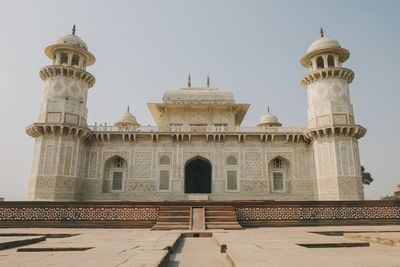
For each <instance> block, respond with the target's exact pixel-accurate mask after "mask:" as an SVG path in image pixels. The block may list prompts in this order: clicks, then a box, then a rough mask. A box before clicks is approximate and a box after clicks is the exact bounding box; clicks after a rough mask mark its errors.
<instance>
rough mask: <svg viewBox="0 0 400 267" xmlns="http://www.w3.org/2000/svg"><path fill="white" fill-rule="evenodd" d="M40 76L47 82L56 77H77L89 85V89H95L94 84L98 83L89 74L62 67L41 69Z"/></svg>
mask: <svg viewBox="0 0 400 267" xmlns="http://www.w3.org/2000/svg"><path fill="white" fill-rule="evenodd" d="M39 75H40V78H41V79H42V80H46V79H47V78H48V77H54V76H67V77H76V78H79V79H80V80H82V81H83V82H85V83H87V84H88V86H89V88H91V87H93V85H94V83H95V82H96V79H95V78H94V76H93V75H92V74H90V73H89V72H87V71H84V70H81V69H77V68H74V67H68V66H62V65H50V66H45V67H43V68H41V69H40V72H39Z"/></svg>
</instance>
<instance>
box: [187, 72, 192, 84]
mask: <svg viewBox="0 0 400 267" xmlns="http://www.w3.org/2000/svg"><path fill="white" fill-rule="evenodd" d="M191 81H192V79H191V78H190V74H189V77H188V87H192V82H191Z"/></svg>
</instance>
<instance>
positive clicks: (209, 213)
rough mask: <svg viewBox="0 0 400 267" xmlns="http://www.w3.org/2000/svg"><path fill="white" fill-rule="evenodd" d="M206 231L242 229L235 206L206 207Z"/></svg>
mask: <svg viewBox="0 0 400 267" xmlns="http://www.w3.org/2000/svg"><path fill="white" fill-rule="evenodd" d="M205 221H206V229H227V230H229V229H232V230H233V229H242V226H240V224H239V222H238V220H237V217H236V210H235V207H234V206H206V207H205Z"/></svg>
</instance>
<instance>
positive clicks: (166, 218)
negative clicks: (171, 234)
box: [157, 216, 190, 222]
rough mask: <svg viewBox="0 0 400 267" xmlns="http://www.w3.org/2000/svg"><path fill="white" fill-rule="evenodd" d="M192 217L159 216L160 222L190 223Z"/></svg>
mask: <svg viewBox="0 0 400 267" xmlns="http://www.w3.org/2000/svg"><path fill="white" fill-rule="evenodd" d="M189 220H190V216H158V220H157V221H158V222H189Z"/></svg>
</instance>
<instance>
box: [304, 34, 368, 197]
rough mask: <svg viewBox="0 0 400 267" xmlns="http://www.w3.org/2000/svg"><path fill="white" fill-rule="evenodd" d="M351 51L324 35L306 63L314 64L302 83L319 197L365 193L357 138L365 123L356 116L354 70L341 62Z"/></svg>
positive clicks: (312, 49) (353, 195) (314, 46)
mask: <svg viewBox="0 0 400 267" xmlns="http://www.w3.org/2000/svg"><path fill="white" fill-rule="evenodd" d="M349 56H350V52H349V51H348V50H346V49H344V48H341V47H340V45H339V42H338V41H336V40H334V39H332V38H328V37H325V36H324V32H323V30H322V28H321V37H320V38H319V39H318V40H316V41H315V42H314V43H312V44H311V45H310V47H309V48H308V51H307V54H306V55H305V56H304V57H303V58H302V59H301V64H302V65H303V66H304V67H306V68H308V69H309V72H308V73H307V74H306V75H305V76H304V77H303V78H302V80H301V84H302V86H303V87H304V88H305V89H306V90H307V94H308V129H307V131H306V133H305V134H306V136H307V137H308V138H309V139H310V140H312V144H313V149H314V159H315V168H316V178H317V185H318V196H316V199H319V200H362V199H364V193H363V185H362V179H361V169H360V157H359V149H358V141H357V140H358V139H359V138H361V137H363V136H364V135H365V133H366V129H365V128H363V127H361V126H360V125H356V124H355V122H354V113H353V106H352V104H351V102H350V94H349V84H350V83H351V82H352V81H353V78H354V72H353V71H352V70H350V69H346V68H343V67H342V64H343V63H344V62H345V61H346V60H347V59H348V58H349Z"/></svg>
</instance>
